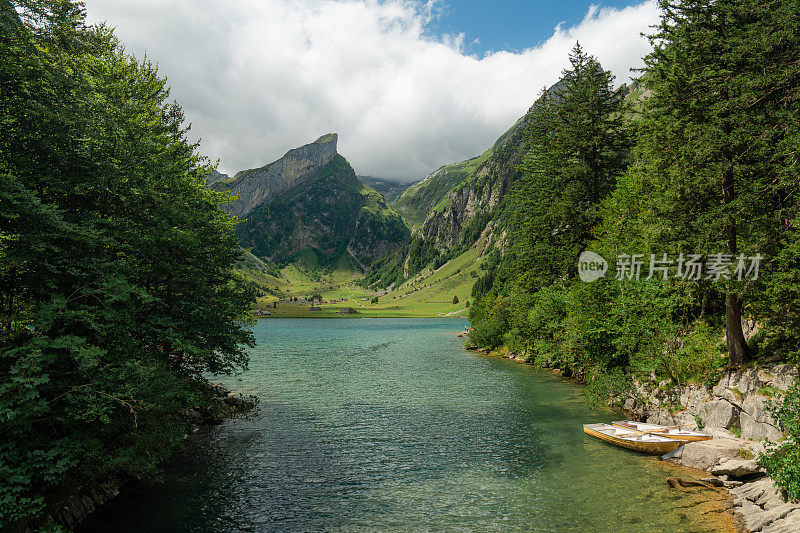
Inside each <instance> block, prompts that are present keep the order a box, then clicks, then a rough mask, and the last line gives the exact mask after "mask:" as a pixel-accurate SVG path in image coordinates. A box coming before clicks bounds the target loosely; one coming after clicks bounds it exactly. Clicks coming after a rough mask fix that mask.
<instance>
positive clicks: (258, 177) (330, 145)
mask: <svg viewBox="0 0 800 533" xmlns="http://www.w3.org/2000/svg"><path fill="white" fill-rule="evenodd" d="M338 140H339V136H338V135H337V134H336V133H326V134H325V135H322V136H321V137H319V138H318V139H317V140H316V141H314V142H312V143H309V144H306V145H303V146H300V147H299V148H293V149H291V150H289V151H288V152H286V154H285V155H284V156H283V157H281V158H280V159H278V160H277V161H274V162H272V163H270V164H268V165H265V166H263V167H260V168H255V169H250V170H243V171H241V172H238V173H237V174H236V175H235V176H234V177H233V179H227V180H226V179H220V180H217V181H216V182H214V183H213V185H212V186H213V187H214V188H215V189H218V190H229V191H231V193H232V194H235V195H238V196H239V198H238V199H237V200H234V201H233V202H231V204H230V205H229V206H228V208H229V209H230V211H231V212H232V213H233V214H234V215H236V216H238V217H239V218H244V217H246V216H247V215H248V214H250V213H251V212H252V211H253V210H254V209H256V208H257V207H259V206H261V205H264V204H266V203H268V202H271V201H272V200H274V199H275V198H276V197H277V196H279V195H281V194H283V193H285V192H287V191H288V190H290V189H293V188H295V187H297V186H299V185H302V184H303V183H305V182H306V181H307V180H308V179H309V178H311V177H312V176H313V175H314V173H315V172H317V171H318V170H320V169H321V168H322V167H324V166H326V165H328V164H329V163H330V162H331V161H333V159H334V158H335V157H336V155H337V152H336V144H337V142H338Z"/></svg>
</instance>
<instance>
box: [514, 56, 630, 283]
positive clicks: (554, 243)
mask: <svg viewBox="0 0 800 533" xmlns="http://www.w3.org/2000/svg"><path fill="white" fill-rule="evenodd" d="M569 59H570V65H571V68H569V69H568V70H565V71H564V73H563V77H562V79H561V81H560V82H559V83H558V84H557V85H556V86H554V87H553V88H552V89H550V90H549V91H545V92H543V93H542V95H541V97H540V98H539V100H538V101H537V102H536V104H535V105H534V111H533V117H532V120H531V125H530V128H529V137H528V144H527V147H528V148H527V153H526V155H525V157H524V162H523V167H522V170H523V176H522V177H521V178H520V180H519V182H518V183H517V185H516V186H515V190H514V193H513V206H514V212H515V213H516V216H515V221H516V224H515V228H514V229H515V231H514V234H513V237H514V247H515V252H516V265H517V267H518V280H519V283H520V285H521V287H522V288H523V289H524V290H527V291H531V292H535V291H536V290H538V289H539V288H541V287H542V286H545V285H549V284H550V283H553V282H554V281H556V280H559V279H565V278H567V277H569V276H572V275H574V274H575V273H576V272H577V270H576V265H577V259H578V255H579V254H580V252H581V251H582V250H583V249H584V248H585V247H586V245H587V243H588V242H589V241H590V240H591V238H592V230H593V228H594V227H595V226H596V225H597V224H598V223H599V221H600V213H599V205H600V201H601V200H602V199H603V198H605V197H606V196H607V195H608V194H609V193H610V192H611V191H612V190H613V188H614V184H615V181H616V177H617V176H618V175H619V174H620V173H622V172H623V171H624V169H625V164H626V156H627V152H628V149H629V145H630V135H629V132H628V130H627V129H626V126H625V124H624V123H623V120H622V114H621V111H622V102H623V94H624V89H623V88H621V89H616V90H615V89H614V88H613V80H614V77H613V76H612V74H611V73H610V72H608V71H605V70H603V68H602V67H601V66H600V64H599V63H598V62H597V60H596V59H595V58H593V57H592V56H590V55H588V54H586V53H585V52H584V51H583V49H582V48H581V46H580V44H576V45H575V47H574V48H573V50H572V53H571V54H570V56H569Z"/></svg>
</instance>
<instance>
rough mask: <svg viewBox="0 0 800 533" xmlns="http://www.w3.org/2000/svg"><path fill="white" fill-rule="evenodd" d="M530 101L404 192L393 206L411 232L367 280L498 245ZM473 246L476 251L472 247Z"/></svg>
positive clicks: (399, 278)
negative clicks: (491, 135) (508, 122)
mask: <svg viewBox="0 0 800 533" xmlns="http://www.w3.org/2000/svg"><path fill="white" fill-rule="evenodd" d="M557 85H558V84H556V85H555V86H553V87H551V88H550V89H549V90H550V91H553V90H554V89H555V88H556V87H557ZM535 106H536V103H534V104H533V106H531V108H530V109H529V110H528V111H527V113H526V114H525V115H524V116H522V117H521V118H520V119H518V120H517V121H516V122H515V123H514V125H512V126H511V128H509V129H508V130H507V131H506V132H505V133H503V134H502V135H501V136H500V137H499V138H498V139H497V141H495V143H494V144H493V145H492V147H491V148H489V149H488V150H486V151H485V152H484V153H483V154H481V155H479V156H477V157H474V158H472V159H468V160H466V161H462V162H460V163H453V164H450V165H445V166H443V167H441V168H439V169H437V170H436V171H434V172H432V173H431V174H429V175H428V176H426V177H425V178H424V179H422V180H421V181H419V182H417V183H415V184H414V185H412V186H410V187H409V188H407V189H406V190H405V191H403V193H402V194H401V195H400V197H398V198H397V200H395V202H394V204H393V205H394V207H395V209H396V210H397V211H398V212H400V213H401V214H402V215H403V216H404V217H405V219H406V220H407V221H408V222H409V223H410V224H411V225H412V227H413V230H414V234H413V237H412V239H411V241H410V242H409V244H408V245H406V246H404V247H402V248H400V249H398V250H396V251H395V253H394V254H392V255H391V256H389V257H386V258H383V259H382V260H381V261H380V262H379V263H377V264H376V265H375V266H374V267H373V269H372V270H371V271H370V272H369V274H368V275H367V279H366V283H367V284H369V285H375V286H378V287H387V286H400V285H401V284H403V283H405V281H406V280H409V279H412V278H414V277H415V276H417V275H418V274H419V275H422V276H423V277H424V276H426V275H429V274H426V272H433V271H435V270H437V269H438V268H439V267H441V266H442V265H444V264H445V263H447V262H448V261H450V260H453V259H455V258H458V257H460V256H462V255H463V254H467V253H471V254H475V253H477V256H476V257H477V258H480V257H482V256H483V254H484V253H486V252H487V251H488V250H490V249H492V248H494V245H495V244H500V245H502V244H503V242H504V240H505V231H504V229H503V225H504V219H505V217H504V216H503V212H504V207H505V203H504V202H503V200H504V198H505V196H506V193H507V191H508V189H509V186H510V185H511V183H513V181H514V180H515V179H516V177H517V175H518V173H519V170H518V165H519V163H520V159H521V156H522V154H523V153H524V147H525V131H526V127H527V125H528V124H529V123H530V121H531V119H532V116H533V110H534V109H535ZM476 243H477V244H476ZM476 246H477V247H479V248H480V250H478V251H477V252H476V251H475V250H471V248H473V247H476Z"/></svg>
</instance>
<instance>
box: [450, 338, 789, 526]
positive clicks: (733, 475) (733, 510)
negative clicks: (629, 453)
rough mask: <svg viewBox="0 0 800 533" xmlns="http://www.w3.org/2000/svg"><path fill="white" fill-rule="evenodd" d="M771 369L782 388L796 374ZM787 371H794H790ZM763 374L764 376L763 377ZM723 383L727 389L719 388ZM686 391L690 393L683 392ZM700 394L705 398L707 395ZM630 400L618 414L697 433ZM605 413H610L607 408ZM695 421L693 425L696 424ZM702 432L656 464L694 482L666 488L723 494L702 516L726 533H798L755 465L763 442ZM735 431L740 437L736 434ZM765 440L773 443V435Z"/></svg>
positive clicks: (508, 355) (714, 430) (675, 480)
mask: <svg viewBox="0 0 800 533" xmlns="http://www.w3.org/2000/svg"><path fill="white" fill-rule="evenodd" d="M465 349H466V350H469V351H473V352H475V353H477V354H480V355H483V356H486V357H501V358H504V359H509V360H511V361H514V362H517V363H521V364H524V365H528V366H531V367H534V368H537V369H545V368H544V367H539V366H537V365H534V364H532V363H530V362H529V361H528V360H527V358H525V357H523V356H521V355H519V354H515V353H513V352H509V351H506V350H494V351H489V350H483V349H479V348H477V347H466V348H465ZM776 367H781V370H782V371H784V372H785V374H784V375H783V376H781V379H783V382H786V381H787V378H794V377H795V376H796V375H797V368H796V367H792V366H791V365H776ZM773 368H775V367H773ZM792 368H793V369H794V371H791V369H792ZM549 370H551V371H552V372H553V373H555V374H557V375H559V376H560V377H562V378H563V379H567V380H570V381H572V382H573V383H576V384H577V383H580V382H581V378H580V376H572V375H570V376H565V375H563V374H562V373H561V371H560V370H559V369H557V368H550V369H549ZM754 372H755V373H758V369H748V370H743V371H740V372H739V374H736V373H735V372H728V374H727V375H726V376H725V377H723V379H722V380H720V384H718V385H717V387H714V389H713V392H714V393H715V394H721V395H722V396H724V395H725V393H726V392H729V391H735V392H732V393H731V394H736V393H738V394H739V395H741V394H742V393H741V392H740V391H739V390H738V389H737V388H736V386H735V384H739V383H741V382H742V379H739V380H736V379H734V378H736V377H739V378H741V374H747V373H750V374H753V373H754ZM765 373H768V372H767V371H765ZM726 380H727V383H725V385H724V386H722V387H721V385H723V382H724V381H726ZM777 380H778V379H776V381H777ZM731 383H734V385H731ZM758 383H760V382H758V381H757V382H756V384H758ZM636 385H637V389H638V390H637V392H640V393H641V392H646V391H647V384H639V383H637V384H636ZM687 389H690V388H689V387H687ZM698 389H699V388H698V387H695V389H694V390H689V391H688V392H689V395H691V394H695V395H697V394H698V392H699V391H698ZM657 390H660V389H657ZM667 392H669V391H667ZM679 392H680V391H679ZM705 392H706V393H707V394H708V391H707V390H706V391H705ZM640 396H641V395H640ZM685 396H686V392H684V394H683V395H681V394H678V397H679V398H684V397H685ZM664 398H666V399H668V400H669V399H674V395H673V396H670V395H669V394H664ZM664 398H662V399H664ZM712 398H713V396H712ZM631 400H632V399H628V400H626V401H625V403H624V405H623V407H622V408H621V410H622V411H623V412H625V413H626V414H627V415H629V416H631V417H632V418H635V419H637V420H647V421H648V422H653V423H659V424H663V423H666V424H670V423H672V424H675V423H677V424H680V425H683V426H686V427H688V428H689V429H696V428H697V424H696V423H694V424H693V423H692V422H691V421H689V420H688V419H687V417H689V415H690V413H689V412H686V411H684V412H683V416H679V415H681V412H677V413H676V412H674V411H672V410H671V409H669V408H667V407H664V406H662V405H661V404H660V403H659V404H657V405H656V406H655V407H654V406H652V405H650V404H648V402H647V401H642V398H641V397H640V398H637V399H636V401H631ZM739 400H740V402H741V400H742V398H741V397H740V398H739ZM713 401H715V400H713V399H712V400H710V401H708V402H706V403H710V402H713ZM664 403H666V402H664ZM687 403H688V402H687ZM742 403H744V402H742ZM763 403H764V402H762V404H763ZM700 405H703V404H702V403H701V404H700ZM609 407H611V405H610V404H609ZM762 414H763V413H762ZM748 416H749V415H748ZM695 420H697V419H696V418H695ZM761 424H762V425H764V426H765V427H767V430H769V428H768V426H769V425H770V424H769V422H768V421H762V422H761ZM691 426H694V427H691ZM773 427H774V426H773ZM701 429H702V430H703V431H706V432H707V433H709V434H711V435H712V437H713V438H712V439H711V440H707V441H699V442H689V443H686V444H685V445H684V446H681V447H680V448H678V450H676V452H677V453H675V455H674V456H673V457H670V458H667V459H660V460H662V461H663V462H664V463H668V464H670V465H671V467H672V468H676V469H678V470H683V471H684V473H685V474H689V476H690V478H694V479H689V480H686V479H682V478H679V477H670V478H669V479H668V480H667V482H668V483H669V484H670V486H671V487H672V488H674V489H676V490H680V491H682V492H687V491H697V493H698V494H703V501H704V502H707V503H720V502H721V500H720V499H713V498H709V497H707V496H711V494H722V495H723V496H724V503H722V508H719V509H716V510H709V511H704V513H703V514H707V513H709V512H714V513H721V515H725V514H727V516H728V517H729V518H730V520H729V521H728V522H729V524H728V526H727V527H728V529H729V530H731V531H737V532H739V531H743V532H763V533H772V532H776V533H777V532H784V531H800V503H798V502H792V501H790V500H788V499H787V497H786V493H785V491H783V490H782V489H780V488H778V487H776V486H775V484H774V482H773V480H772V478H770V477H769V476H767V475H766V472H765V471H764V469H763V467H761V466H760V465H759V464H758V462H757V457H758V454H759V453H760V452H762V451H763V450H764V444H763V442H761V441H760V440H751V439H746V438H741V437H737V436H736V435H734V434H733V433H731V432H730V431H728V429H727V428H724V427H705V428H701ZM739 431H740V432H741V429H739ZM754 431H755V430H754ZM767 432H769V431H767ZM768 436H769V437H773V435H768Z"/></svg>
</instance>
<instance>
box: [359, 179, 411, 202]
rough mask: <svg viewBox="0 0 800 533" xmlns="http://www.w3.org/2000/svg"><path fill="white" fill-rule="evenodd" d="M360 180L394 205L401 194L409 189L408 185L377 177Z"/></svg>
mask: <svg viewBox="0 0 800 533" xmlns="http://www.w3.org/2000/svg"><path fill="white" fill-rule="evenodd" d="M358 179H359V180H361V183H363V184H364V185H368V186H369V187H372V188H373V189H375V190H376V191H378V192H379V193H380V194H381V196H383V197H384V198H385V199H386V201H387V202H389V203H392V202H394V200H395V199H396V198H397V197H398V196H400V194H401V193H402V192H403V191H404V190H406V188H408V183H402V182H399V181H393V180H389V179H386V178H376V177H375V176H359V177H358Z"/></svg>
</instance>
